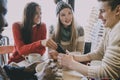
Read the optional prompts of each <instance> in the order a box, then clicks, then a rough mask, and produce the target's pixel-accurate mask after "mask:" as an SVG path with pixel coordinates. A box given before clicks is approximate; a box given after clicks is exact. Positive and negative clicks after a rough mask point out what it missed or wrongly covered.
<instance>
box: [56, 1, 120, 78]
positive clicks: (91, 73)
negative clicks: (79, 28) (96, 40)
mask: <svg viewBox="0 0 120 80" xmlns="http://www.w3.org/2000/svg"><path fill="white" fill-rule="evenodd" d="M98 1H99V2H100V14H99V18H100V19H101V20H102V21H103V24H104V26H105V28H106V32H105V36H104V37H103V41H102V42H101V45H100V46H99V47H98V49H97V50H95V51H94V52H91V53H88V54H86V55H81V56H71V55H64V54H59V55H58V61H59V63H60V64H61V65H62V66H65V67H68V68H70V69H73V70H76V71H78V72H80V73H82V74H83V75H85V76H88V77H91V78H100V79H103V78H108V79H118V78H120V34H119V33H120V0H98ZM91 60H101V61H102V64H101V65H100V66H86V65H84V64H81V63H79V62H84V61H91Z"/></svg>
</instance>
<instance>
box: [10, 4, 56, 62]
mask: <svg viewBox="0 0 120 80" xmlns="http://www.w3.org/2000/svg"><path fill="white" fill-rule="evenodd" d="M41 14H42V12H41V7H40V5H38V4H37V3H35V2H30V3H28V4H27V5H26V7H25V8H24V15H23V21H22V22H16V23H14V24H13V27H12V30H13V37H14V42H15V48H14V52H13V53H12V55H11V56H10V59H9V63H10V62H20V61H22V60H24V56H26V55H28V54H31V53H38V54H40V55H43V54H44V53H45V50H46V49H45V46H48V47H49V45H50V44H49V43H51V41H50V40H45V39H46V33H47V32H46V24H45V23H43V22H41ZM47 41H49V42H47ZM52 47H53V45H52ZM56 47H57V46H56Z"/></svg>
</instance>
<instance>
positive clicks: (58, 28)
mask: <svg viewBox="0 0 120 80" xmlns="http://www.w3.org/2000/svg"><path fill="white" fill-rule="evenodd" d="M58 17H59V16H58ZM61 25H62V23H61V22H60V18H58V22H57V26H56V30H55V34H54V35H53V36H54V38H55V39H54V40H55V41H56V42H58V43H60V41H61V35H60V34H61ZM70 27H71V39H70V45H72V50H75V45H76V39H77V37H78V35H77V29H76V25H75V20H74V16H73V19H72V23H71V26H70Z"/></svg>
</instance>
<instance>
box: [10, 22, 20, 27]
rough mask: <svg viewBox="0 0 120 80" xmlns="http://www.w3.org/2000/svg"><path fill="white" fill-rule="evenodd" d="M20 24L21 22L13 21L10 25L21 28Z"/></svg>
mask: <svg viewBox="0 0 120 80" xmlns="http://www.w3.org/2000/svg"><path fill="white" fill-rule="evenodd" d="M21 26H22V23H21V22H14V23H13V25H12V27H13V28H21Z"/></svg>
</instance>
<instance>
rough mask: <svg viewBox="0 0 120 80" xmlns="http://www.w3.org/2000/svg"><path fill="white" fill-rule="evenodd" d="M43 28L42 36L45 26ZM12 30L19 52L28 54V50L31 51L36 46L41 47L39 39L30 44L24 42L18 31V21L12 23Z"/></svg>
mask: <svg viewBox="0 0 120 80" xmlns="http://www.w3.org/2000/svg"><path fill="white" fill-rule="evenodd" d="M44 29H45V31H44V33H43V34H44V35H43V36H44V37H46V27H45V28H44ZM12 30H13V37H14V41H15V46H16V49H17V51H18V52H19V54H21V55H23V54H24V55H26V54H29V53H30V52H33V51H34V50H35V49H36V48H38V47H42V45H41V41H40V40H38V41H35V42H33V43H31V44H24V42H23V40H22V36H21V32H20V24H18V23H15V24H13V27H12Z"/></svg>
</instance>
